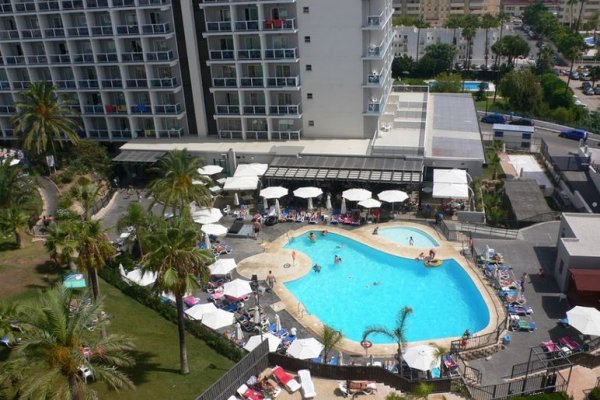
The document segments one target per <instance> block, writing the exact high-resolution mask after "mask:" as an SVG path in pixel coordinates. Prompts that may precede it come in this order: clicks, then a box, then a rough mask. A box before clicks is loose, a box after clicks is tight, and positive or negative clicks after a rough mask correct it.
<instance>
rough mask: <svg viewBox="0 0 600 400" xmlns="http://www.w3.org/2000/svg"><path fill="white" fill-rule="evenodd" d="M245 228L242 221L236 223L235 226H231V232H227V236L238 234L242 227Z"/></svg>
mask: <svg viewBox="0 0 600 400" xmlns="http://www.w3.org/2000/svg"><path fill="white" fill-rule="evenodd" d="M243 226H244V222H242V221H235V222H234V223H233V225H231V227H230V228H229V230H228V231H227V234H228V235H229V234H234V235H235V234H237V233H239V232H240V230H241V229H242V227H243Z"/></svg>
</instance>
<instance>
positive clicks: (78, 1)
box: [62, 0, 83, 10]
mask: <svg viewBox="0 0 600 400" xmlns="http://www.w3.org/2000/svg"><path fill="white" fill-rule="evenodd" d="M62 7H63V10H83V0H62Z"/></svg>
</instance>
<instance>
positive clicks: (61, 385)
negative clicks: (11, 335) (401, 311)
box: [0, 286, 134, 400]
mask: <svg viewBox="0 0 600 400" xmlns="http://www.w3.org/2000/svg"><path fill="white" fill-rule="evenodd" d="M83 300H84V299H82V298H79V297H76V296H75V295H74V294H73V292H71V291H69V290H68V289H65V288H64V287H62V286H58V287H56V288H54V289H51V290H48V291H46V292H41V293H40V295H39V297H38V298H37V300H36V301H35V302H32V303H29V304H23V305H22V306H20V310H19V313H18V320H19V326H20V327H21V328H22V329H23V332H22V333H21V334H20V336H21V342H20V344H19V346H18V347H17V348H15V350H14V351H13V352H12V353H11V354H10V357H9V360H8V361H7V362H6V363H5V364H4V366H3V368H2V369H1V370H0V386H4V385H6V386H9V385H12V386H13V387H14V389H15V390H16V391H17V392H18V393H19V396H18V397H19V398H21V399H57V400H63V399H64V400H79V399H88V398H97V395H96V393H95V391H94V390H93V389H92V386H90V385H86V384H85V381H84V379H83V378H82V377H81V376H80V374H79V368H81V367H87V368H89V369H90V371H91V372H92V373H93V376H94V377H95V379H96V380H99V381H103V382H105V383H106V384H107V385H108V386H109V387H110V388H112V389H115V390H119V389H122V388H133V383H132V382H131V380H130V379H129V378H128V377H127V376H126V375H125V374H124V373H123V372H121V371H119V369H118V368H119V367H128V366H131V365H133V364H134V361H133V358H132V357H131V356H130V355H129V352H130V351H131V350H133V348H134V346H133V343H132V342H131V340H130V339H129V338H127V337H124V336H120V335H110V336H108V337H106V338H102V337H100V335H98V333H97V331H90V330H89V329H88V327H89V326H92V325H93V324H94V321H97V322H95V323H96V326H98V325H103V324H105V323H106V320H103V319H102V318H99V316H101V315H102V302H97V303H95V304H92V305H90V306H86V307H80V308H78V310H77V312H75V313H72V312H71V311H70V306H71V305H72V304H73V302H83ZM84 347H85V348H86V349H89V351H86V352H84V351H82V349H83V348H84Z"/></svg>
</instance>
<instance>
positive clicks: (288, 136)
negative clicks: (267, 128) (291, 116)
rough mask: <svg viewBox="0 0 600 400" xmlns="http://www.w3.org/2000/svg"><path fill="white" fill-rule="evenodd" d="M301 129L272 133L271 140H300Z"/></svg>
mask: <svg viewBox="0 0 600 400" xmlns="http://www.w3.org/2000/svg"><path fill="white" fill-rule="evenodd" d="M301 137H302V129H299V130H297V131H272V132H271V140H300V138H301Z"/></svg>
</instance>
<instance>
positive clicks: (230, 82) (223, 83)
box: [212, 78, 237, 87]
mask: <svg viewBox="0 0 600 400" xmlns="http://www.w3.org/2000/svg"><path fill="white" fill-rule="evenodd" d="M212 85H213V87H236V86H237V81H236V78H213V79H212Z"/></svg>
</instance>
